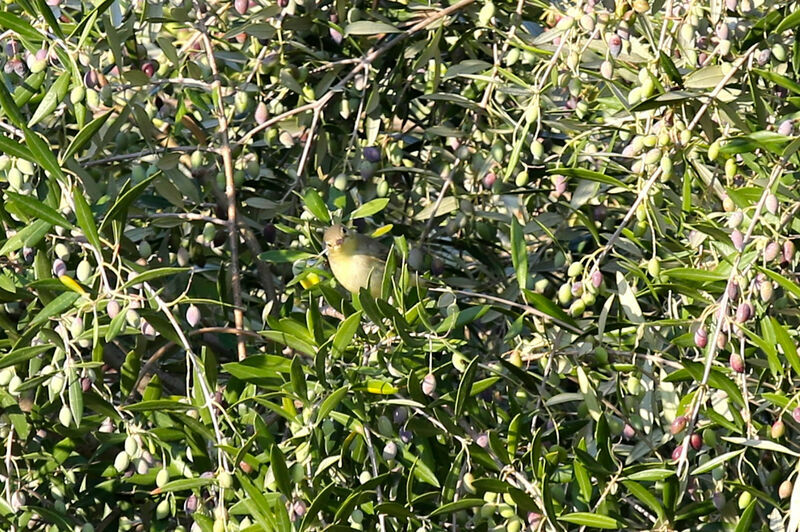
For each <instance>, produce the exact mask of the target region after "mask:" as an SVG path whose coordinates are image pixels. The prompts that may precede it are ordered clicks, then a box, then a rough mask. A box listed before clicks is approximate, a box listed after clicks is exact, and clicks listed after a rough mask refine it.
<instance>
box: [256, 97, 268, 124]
mask: <svg viewBox="0 0 800 532" xmlns="http://www.w3.org/2000/svg"><path fill="white" fill-rule="evenodd" d="M253 118H255V120H256V124H263V123H264V122H266V121H267V119H268V118H269V111H268V110H267V104H265V103H264V102H258V105H256V110H255V113H253Z"/></svg>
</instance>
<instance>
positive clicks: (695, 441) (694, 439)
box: [689, 432, 703, 451]
mask: <svg viewBox="0 0 800 532" xmlns="http://www.w3.org/2000/svg"><path fill="white" fill-rule="evenodd" d="M689 445H691V446H692V449H694V450H695V451H699V450H700V449H702V447H703V438H702V437H701V436H700V435H699V434H698V433H696V432H695V433H693V434H692V435H691V436H689Z"/></svg>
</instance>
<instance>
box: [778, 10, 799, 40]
mask: <svg viewBox="0 0 800 532" xmlns="http://www.w3.org/2000/svg"><path fill="white" fill-rule="evenodd" d="M795 26H800V11H797V10H793V11H792V12H791V13H790V14H789V16H787V17H785V18H784V19H783V20H781V23H780V24H778V27H777V28H775V35H779V34H781V33H783V32H784V31H786V30H790V29H792V28H794V27H795Z"/></svg>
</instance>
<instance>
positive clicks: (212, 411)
mask: <svg viewBox="0 0 800 532" xmlns="http://www.w3.org/2000/svg"><path fill="white" fill-rule="evenodd" d="M143 286H144V288H145V290H147V292H148V295H149V296H150V297H151V298H153V300H154V301H155V302H156V305H157V306H158V309H159V310H160V311H161V312H163V313H164V315H165V316H166V317H167V320H169V322H170V324H171V325H172V328H173V329H174V330H175V333H176V334H177V335H178V338H179V339H180V341H181V345H182V346H183V349H184V350H185V351H186V356H187V357H188V359H189V361H190V362H191V364H192V366H193V367H194V371H195V373H196V375H197V379H196V381H197V383H199V384H200V391H201V392H202V393H203V398H204V399H205V402H206V405H205V406H206V408H208V414H209V416H210V417H211V424H212V426H213V427H214V435H215V436H216V443H217V459H218V460H219V462H220V464H221V466H222V467H223V468H224V469H225V470H228V458H227V456H226V455H225V453H224V452H223V450H222V444H223V442H224V440H225V437H224V436H223V435H222V431H221V430H220V428H219V421H218V420H217V413H216V403H215V401H214V396H213V395H212V393H211V388H210V386H209V384H208V382H207V381H206V371H205V367H204V366H203V363H202V362H201V361H200V360H199V359H198V358H197V355H196V354H195V353H194V351H193V350H192V346H191V345H190V344H189V339H188V338H187V337H186V335H185V334H183V330H182V329H181V326H180V324H178V321H177V320H176V319H175V316H173V314H172V312H171V311H170V309H169V307H168V306H167V304H166V303H165V302H164V300H163V299H161V296H159V295H158V292H156V291H155V290H154V289H153V287H152V286H150V283H146V282H145V283H143ZM187 390H188V387H187ZM220 504H222V501H221V502H220Z"/></svg>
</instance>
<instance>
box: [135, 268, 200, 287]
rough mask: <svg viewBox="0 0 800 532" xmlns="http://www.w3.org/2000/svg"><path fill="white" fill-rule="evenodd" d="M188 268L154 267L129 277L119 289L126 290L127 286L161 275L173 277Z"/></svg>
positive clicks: (158, 277) (157, 277) (186, 270)
mask: <svg viewBox="0 0 800 532" xmlns="http://www.w3.org/2000/svg"><path fill="white" fill-rule="evenodd" d="M188 271H189V268H178V267H169V268H156V269H154V270H146V271H143V272H140V273H137V274H136V275H135V276H134V277H133V278H131V279H129V280H128V282H126V283H125V284H124V285H122V287H121V288H120V290H127V289H128V288H130V287H132V286H134V285H137V284H141V283H146V282H149V281H152V280H154V279H160V278H161V277H174V276H175V275H178V274H180V273H185V272H188Z"/></svg>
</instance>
